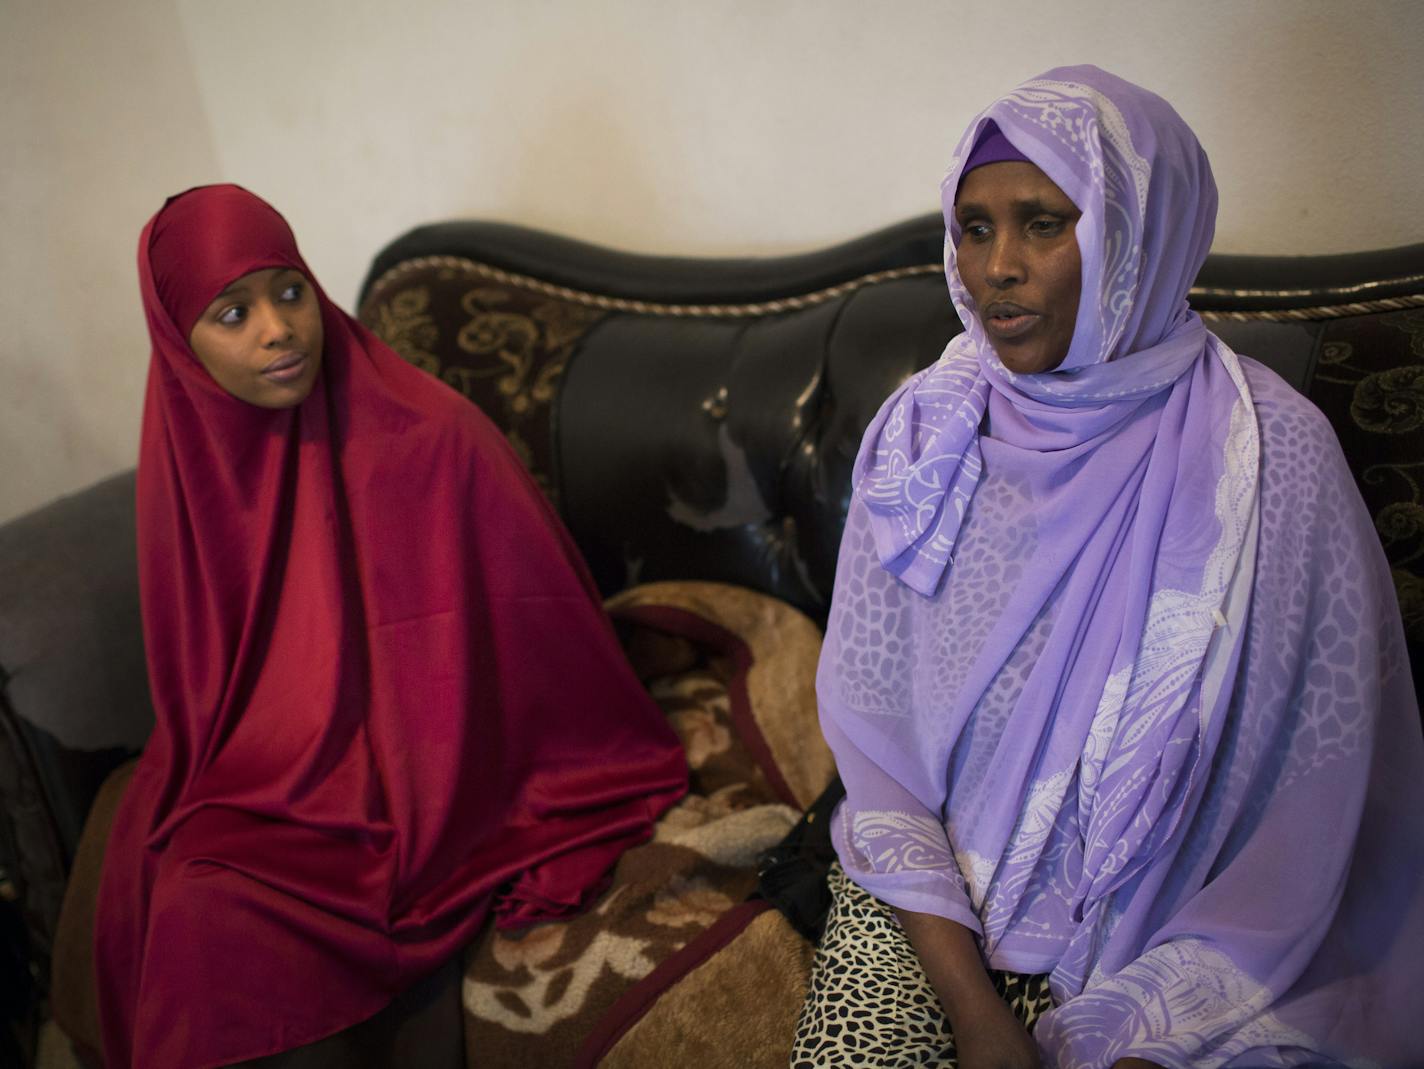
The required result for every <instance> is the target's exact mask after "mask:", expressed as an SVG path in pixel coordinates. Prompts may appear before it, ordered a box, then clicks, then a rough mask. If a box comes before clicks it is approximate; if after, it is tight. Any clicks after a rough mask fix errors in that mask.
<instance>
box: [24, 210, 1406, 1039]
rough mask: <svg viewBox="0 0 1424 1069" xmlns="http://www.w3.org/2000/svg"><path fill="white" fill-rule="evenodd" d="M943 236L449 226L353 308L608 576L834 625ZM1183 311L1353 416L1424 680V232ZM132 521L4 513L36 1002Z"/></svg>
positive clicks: (108, 496) (939, 318)
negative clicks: (518, 467) (515, 454)
mask: <svg viewBox="0 0 1424 1069" xmlns="http://www.w3.org/2000/svg"><path fill="white" fill-rule="evenodd" d="M942 237H943V230H942V225H941V223H940V220H939V218H938V217H937V216H926V217H923V218H918V219H913V220H909V221H907V222H905V223H902V224H900V225H897V226H893V227H890V228H888V229H885V230H882V231H880V232H878V233H875V234H871V235H869V236H866V237H863V238H860V239H857V240H855V241H851V242H848V243H846V244H843V245H840V246H837V247H835V248H831V249H826V250H822V251H818V252H813V253H807V254H804V255H797V256H789V257H783V258H777V259H761V260H706V259H679V258H669V257H648V256H638V255H633V254H629V253H622V252H615V251H612V250H608V249H604V248H598V247H594V246H591V245H586V244H582V243H579V242H575V241H571V240H568V239H565V238H561V237H557V236H554V235H550V234H544V233H538V232H535V231H531V230H528V229H524V228H521V227H516V226H509V225H501V224H491V223H476V222H455V223H442V224H437V225H433V226H427V227H422V228H419V229H417V230H414V231H412V232H410V233H409V234H406V235H405V236H403V237H401V238H399V239H398V240H396V241H394V242H392V243H391V244H390V245H389V246H387V247H386V248H385V249H384V250H382V251H381V252H380V254H379V255H378V256H377V257H376V259H375V262H374V263H373V265H372V267H371V270H370V272H369V274H368V276H367V278H366V281H365V283H364V285H363V286H362V290H361V296H360V306H359V314H360V316H361V318H362V319H363V320H365V321H366V322H367V323H369V324H370V325H371V326H372V327H373V328H374V329H375V330H376V331H377V332H378V333H380V334H381V335H382V336H383V337H384V338H385V339H386V340H387V341H388V342H390V344H392V345H393V346H394V347H395V348H396V349H397V350H398V351H400V352H401V353H402V355H404V356H405V357H406V358H407V359H409V360H411V361H412V362H413V363H415V364H417V365H418V366H421V367H423V368H425V369H426V370H427V371H429V372H430V373H432V374H435V375H437V376H439V377H440V378H441V379H443V380H444V381H446V382H447V383H449V384H450V385H452V386H453V387H454V388H456V389H458V390H460V391H461V392H463V393H465V394H466V395H467V396H469V397H471V398H472V399H473V400H474V401H475V402H476V403H478V404H480V405H481V406H482V407H483V408H484V409H485V410H486V411H487V412H488V413H489V414H490V415H491V416H492V417H493V418H494V419H495V421H496V422H497V423H499V424H500V425H501V426H502V427H503V428H504V429H505V431H506V433H507V434H508V435H509V436H510V438H511V440H512V441H513V443H514V445H515V447H516V449H517V450H518V451H519V452H520V453H521V455H522V456H523V457H524V458H525V460H526V462H527V463H528V465H529V466H530V468H531V469H532V470H533V471H534V473H535V475H536V478H538V480H539V481H540V483H541V484H542V485H543V486H544V487H545V489H546V490H547V491H548V492H549V494H550V495H551V497H552V498H553V499H554V501H555V502H556V504H557V506H558V508H559V510H560V512H561V513H562V515H563V517H564V518H565V520H566V521H567V523H568V525H569V527H570V529H571V530H572V532H573V534H574V537H575V539H576V540H577V542H578V544H579V545H580V547H581V548H582V549H583V551H584V553H585V554H586V556H587V558H588V560H589V562H590V565H591V566H592V569H593V571H594V574H595V576H596V578H597V580H598V582H599V584H600V585H601V587H602V588H603V590H604V591H605V592H606V593H612V592H615V591H617V590H620V589H622V588H624V587H626V586H628V585H630V584H633V583H636V582H640V581H649V580H655V579H668V578H680V579H710V580H720V581H723V582H729V583H737V584H742V585H745V586H749V587H752V588H755V589H757V590H760V591H763V592H766V593H769V594H772V595H775V596H777V597H779V598H782V599H784V600H786V601H788V602H790V603H792V604H793V605H795V606H797V607H799V608H801V609H802V610H803V611H805V612H807V613H808V614H810V615H811V616H813V617H816V618H824V614H825V611H826V608H827V603H828V598H829V594H830V589H831V583H832V576H833V570H834V565H835V557H836V547H837V542H838V539H839V536H840V531H841V526H842V522H843V518H844V514H845V508H846V504H847V497H848V492H849V486H848V475H849V470H850V465H851V462H852V460H853V458H854V455H855V450H856V447H857V444H858V442H859V438H860V434H861V431H862V429H863V428H864V426H865V424H866V423H867V422H868V421H869V419H870V417H871V415H872V414H873V413H874V411H875V410H876V408H877V406H878V405H879V404H880V402H881V400H882V399H883V398H884V397H885V396H886V395H887V394H888V393H889V392H890V390H891V389H893V388H894V386H895V385H896V384H897V383H898V382H899V381H901V380H902V379H903V378H904V377H905V376H906V375H908V374H910V373H911V372H912V371H913V370H915V369H916V368H919V367H922V366H924V365H925V364H927V363H929V362H930V361H932V360H934V359H935V358H936V357H937V356H938V355H939V353H940V351H941V349H942V348H943V346H944V344H945V342H946V341H947V340H948V339H949V338H950V337H951V336H952V335H953V334H954V333H955V332H957V331H958V329H959V324H958V322H957V320H956V318H955V315H954V311H953V309H952V307H951V306H950V303H949V299H948V295H947V292H946V289H945V285H944V281H943V277H942V269H941V242H942ZM1191 302H1192V304H1193V306H1194V307H1195V308H1196V309H1197V310H1198V311H1200V312H1201V313H1202V314H1203V315H1204V316H1205V317H1206V318H1207V319H1208V321H1209V325H1210V326H1211V327H1212V329H1213V330H1215V331H1217V332H1218V333H1219V334H1221V335H1222V336H1223V337H1224V338H1225V339H1226V340H1227V341H1228V342H1229V343H1230V344H1231V345H1232V346H1233V347H1235V348H1236V349H1237V350H1238V351H1239V352H1242V353H1244V354H1247V355H1250V356H1253V357H1255V358H1257V359H1259V360H1262V361H1263V362H1265V363H1267V364H1269V365H1270V366H1272V367H1273V368H1274V369H1275V370H1277V371H1278V372H1279V373H1281V374H1282V375H1283V376H1284V377H1285V378H1287V379H1288V380H1289V381H1290V382H1291V383H1292V384H1293V385H1295V386H1296V388H1298V389H1300V390H1301V391H1303V392H1304V393H1306V394H1308V395H1309V396H1310V397H1311V398H1312V399H1313V400H1314V401H1315V403H1316V404H1317V405H1319V406H1320V407H1321V408H1322V409H1323V410H1324V411H1325V413H1326V414H1327V415H1328V416H1329V418H1330V419H1331V421H1332V423H1333V424H1334V426H1335V428H1336V431H1337V433H1338V434H1339V436H1340V438H1341V441H1342V443H1343V445H1344V447H1345V451H1346V454H1347V456H1348V458H1349V460H1350V463H1351V465H1352V468H1353V470H1354V473H1355V475H1356V477H1357V480H1358V481H1359V483H1360V487H1361V490H1362V491H1363V492H1364V495H1365V498H1366V500H1367V502H1368V503H1369V506H1370V509H1371V511H1372V513H1373V514H1374V515H1375V517H1376V522H1377V526H1378V528H1379V531H1380V535H1381V538H1382V541H1383V543H1384V546H1385V550H1386V552H1387V553H1388V554H1389V556H1390V559H1391V561H1392V564H1393V566H1394V569H1395V577H1396V580H1397V588H1398V590H1399V593H1400V601H1401V606H1402V609H1403V612H1404V616H1405V622H1406V629H1407V631H1408V634H1409V638H1410V652H1411V657H1412V659H1413V665H1414V671H1415V678H1416V681H1418V680H1419V679H1420V675H1421V666H1424V245H1414V246H1409V247H1404V248H1398V249H1392V250H1384V251H1379V252H1371V253H1361V254H1352V255H1341V256H1324V257H1301V258H1283V257H1252V256H1213V257H1212V258H1210V259H1209V261H1208V263H1207V265H1206V267H1205V268H1204V269H1203V271H1202V273H1201V276H1200V277H1199V279H1198V280H1197V284H1196V286H1195V287H1194V289H1193V290H1192V295H1191ZM133 526H134V523H133V475H132V473H131V472H130V473H126V474H122V475H118V476H115V477H113V478H111V479H108V480H105V481H104V482H101V483H99V484H97V485H96V486H93V487H91V488H89V489H87V490H85V491H83V492H81V493H78V494H74V495H71V496H68V497H65V498H61V499H59V500H57V501H55V502H53V503H52V504H50V505H48V506H46V507H44V508H42V509H40V510H38V511H36V512H33V513H31V514H29V515H26V516H22V517H20V518H18V519H16V520H13V521H11V522H9V523H7V524H5V525H3V526H0V802H3V816H0V918H3V926H0V935H2V936H3V939H4V945H3V954H4V960H3V964H2V965H0V967H3V976H0V983H3V985H4V987H3V988H0V992H3V993H4V994H5V995H6V998H5V1000H4V1001H5V1002H6V1004H7V1005H14V1006H16V1007H17V1008H19V1009H18V1011H17V1012H19V1011H23V1010H24V1008H25V1007H33V1006H35V1005H37V1004H38V1001H39V999H40V998H41V997H42V995H43V993H44V991H45V989H46V986H47V984H48V972H47V969H48V956H49V950H50V947H51V944H52V939H53V936H54V931H55V925H56V919H57V915H58V911H59V904H60V900H61V896H62V893H63V889H64V885H65V880H66V876H67V872H68V869H69V866H70V864H71V862H72V859H73V856H74V849H75V845H76V842H77V840H78V837H79V833H80V830H81V828H82V826H83V822H84V818H85V814H86V812H87V810H88V808H89V806H90V804H91V802H92V800H93V798H94V796H95V793H96V792H97V790H98V788H99V786H100V784H101V783H102V782H103V780H104V779H105V777H106V776H107V775H108V774H109V772H110V771H111V770H112V769H114V768H115V767H116V766H117V765H118V764H119V763H120V762H122V761H123V760H125V759H126V758H127V757H128V756H131V755H132V754H133V753H134V752H136V751H137V750H138V749H139V748H141V747H142V745H143V743H144V740H145V738H146V737H147V734H148V732H149V730H150V728H151V724H152V711H151V708H150V706H149V701H148V695H147V684H146V677H145V667H144V659H143V648H142V637H141V633H140V622H139V609H138V593H137V577H136V574H135V563H134V557H135V553H134V531H133ZM410 538H411V543H412V545H411V551H412V552H419V541H420V532H419V531H412V532H410ZM11 995H13V1001H12V999H11V997H10V996H11ZM0 1054H3V1051H0Z"/></svg>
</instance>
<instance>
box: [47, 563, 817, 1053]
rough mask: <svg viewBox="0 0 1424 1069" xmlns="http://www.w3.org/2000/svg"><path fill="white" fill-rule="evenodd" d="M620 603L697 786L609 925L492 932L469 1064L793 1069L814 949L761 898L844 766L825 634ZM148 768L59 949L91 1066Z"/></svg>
mask: <svg viewBox="0 0 1424 1069" xmlns="http://www.w3.org/2000/svg"><path fill="white" fill-rule="evenodd" d="M608 608H609V612H610V613H611V614H612V616H613V618H614V620H615V622H616V624H617V626H618V627H619V630H620V632H621V634H622V637H623V639H624V645H625V648H626V650H627V652H628V656H629V659H630V660H631V662H632V663H633V666H634V668H635V669H636V670H637V672H638V674H639V676H640V678H642V679H643V680H644V682H645V683H646V685H647V686H648V688H649V690H650V692H651V693H652V694H653V696H654V697H655V698H656V699H657V701H658V702H659V703H660V704H661V705H662V707H663V708H664V709H665V710H666V711H667V714H668V717H669V719H670V720H671V722H672V725H673V727H674V728H675V729H676V730H677V733H678V735H679V736H680V737H681V739H682V743H683V746H684V748H685V750H686V752H687V760H688V765H689V766H690V769H691V790H690V791H689V793H688V795H687V797H686V798H684V799H683V801H682V802H680V803H679V804H678V805H677V806H675V807H673V808H672V809H671V810H669V811H668V812H667V813H666V814H665V815H664V816H663V818H662V819H661V820H660V821H659V822H658V825H657V828H656V831H655V834H654V837H653V839H652V840H651V841H650V842H647V843H645V844H643V845H642V846H639V847H636V848H634V849H633V850H630V851H628V853H627V854H625V855H624V856H623V858H622V860H621V861H620V862H619V863H618V865H617V867H616V868H615V870H614V872H613V877H612V882H611V884H610V886H609V888H608V890H607V892H605V894H604V895H603V896H602V897H601V898H600V899H599V900H598V902H597V903H596V904H595V906H594V907H593V909H592V910H590V911H589V912H587V913H585V914H583V915H581V916H578V917H575V918H573V919H571V920H568V921H563V922H557V923H549V924H543V925H539V926H536V927H534V928H529V929H525V930H524V931H522V932H513V933H504V932H494V931H493V930H492V929H487V930H486V931H485V932H484V933H483V935H482V936H481V937H480V938H479V939H477V940H476V941H475V943H474V944H472V945H471V947H470V948H469V950H468V952H467V954H466V959H465V973H464V983H463V991H462V994H463V1001H464V1006H465V1043H466V1052H467V1058H466V1062H467V1064H468V1065H469V1066H471V1067H473V1069H493V1067H501V1066H509V1067H519V1069H526V1067H532V1066H539V1067H550V1069H556V1067H560V1066H592V1065H600V1066H618V1067H641V1066H646V1067H654V1066H656V1067H662V1066H668V1065H700V1066H736V1067H738V1069H742V1067H752V1069H755V1067H758V1066H767V1067H771V1066H776V1067H777V1069H780V1067H782V1066H785V1065H786V1064H787V1060H788V1058H789V1055H790V1049H791V1038H792V1033H793V1032H794V1030H795V1024H796V1015H797V1013H798V1012H799V1010H800V1007H801V1002H802V1000H803V998H804V996H805V990H806V983H807V979H808V977H809V974H810V963H811V946H810V944H809V943H807V942H806V941H805V940H804V939H802V938H801V937H800V936H799V935H797V934H796V933H795V932H794V931H793V930H792V929H791V927H790V926H789V925H788V924H787V923H786V922H785V921H784V920H783V919H782V917H781V915H780V914H779V913H777V912H775V911H774V910H770V909H768V908H767V907H766V905H765V903H761V902H756V901H748V898H749V896H750V895H751V893H752V891H753V889H754V888H755V886H756V857H757V854H758V853H759V852H760V851H762V850H764V849H766V848H768V847H770V846H773V845H775V844H776V843H777V842H778V841H779V840H780V839H781V838H782V837H783V836H784V835H785V834H786V832H787V831H788V830H789V829H790V828H791V827H792V825H793V824H794V823H795V822H796V819H797V817H798V815H799V813H800V811H801V810H803V809H805V808H806V807H807V806H809V805H810V803H811V802H812V801H814V800H815V798H816V797H817V796H818V795H819V794H820V793H821V791H822V789H823V788H824V787H825V786H826V784H827V783H828V782H829V781H830V779H831V776H832V774H833V771H834V768H833V764H832V761H831V756H830V752H829V750H828V749H827V748H826V745H825V743H824V742H823V741H822V739H821V733H820V730H819V727H818V726H817V721H816V697H815V669H816V660H817V657H818V656H819V654H820V646H821V636H820V633H819V631H818V630H817V629H816V627H815V625H814V624H812V623H811V622H810V621H809V620H808V619H806V618H805V617H804V616H802V615H801V614H800V613H798V612H797V611H796V610H794V609H792V608H790V607H789V606H787V605H785V604H783V603H781V602H778V601H776V600H774V599H772V598H768V597H765V596H763V595H760V594H756V593H753V592H751V591H748V590H743V589H740V588H737V587H730V586H724V585H721V584H715V583H687V582H678V583H657V584H649V585H646V586H641V587H636V588H634V589H632V590H629V591H626V592H624V593H623V594H621V595H619V596H618V597H616V598H614V599H612V600H611V601H610V602H609V604H608ZM131 771H132V765H126V766H124V767H123V768H121V769H120V770H119V771H117V772H115V773H114V775H113V776H112V777H110V779H109V781H108V782H107V783H106V784H105V786H104V788H103V790H102V791H101V792H100V795H99V798H98V799H97V800H96V802H95V805H94V808H93V811H92V812H91V814H90V817H89V820H88V823H87V824H86V827H85V832H84V836H83V840H82V841H81V844H80V847H79V851H78V856H77V857H76V858H75V866H74V871H73V872H72V874H71V877H70V884H69V887H68V890H67V891H66V896H65V905H64V910H63V914H62V916H61V920H60V927H59V937H58V939H57V941H56V945H55V990H54V992H53V1010H54V1014H55V1018H56V1020H57V1021H58V1022H59V1024H60V1025H61V1027H62V1028H63V1029H64V1031H65V1032H66V1033H67V1034H68V1035H69V1037H70V1038H71V1039H72V1040H73V1041H74V1044H75V1047H76V1048H77V1050H78V1051H79V1052H81V1053H82V1054H84V1055H87V1056H88V1057H87V1059H86V1060H88V1061H90V1062H95V1061H96V1058H95V1055H94V1052H95V1051H96V1050H97V1049H98V1047H99V1038H98V1019H97V1013H96V1012H95V1003H94V987H93V969H92V964H91V960H90V947H91V946H92V940H93V912H94V899H95V895H96V894H97V891H98V882H99V869H100V863H101V861H102V858H103V851H104V845H105V842H106V840H107V838H108V828H109V824H110V822H111V821H112V819H113V813H114V810H115V809H116V808H117V807H118V803H119V800H120V799H121V798H122V795H123V789H124V787H125V786H126V785H127V781H128V777H129V774H130V773H131Z"/></svg>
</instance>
